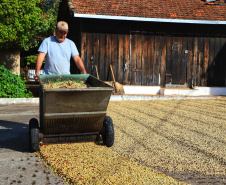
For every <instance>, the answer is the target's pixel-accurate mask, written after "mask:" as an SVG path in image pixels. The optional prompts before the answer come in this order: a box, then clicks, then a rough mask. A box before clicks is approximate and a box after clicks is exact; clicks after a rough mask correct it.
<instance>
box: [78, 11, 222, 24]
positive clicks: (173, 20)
mask: <svg viewBox="0 0 226 185" xmlns="http://www.w3.org/2000/svg"><path fill="white" fill-rule="evenodd" d="M74 17H77V18H89V19H110V20H125V21H144V22H164V23H187V24H211V25H226V21H217V20H215V21H211V20H189V19H164V18H147V17H128V16H112V15H94V14H78V13H74Z"/></svg>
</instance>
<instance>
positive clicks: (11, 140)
mask: <svg viewBox="0 0 226 185" xmlns="http://www.w3.org/2000/svg"><path fill="white" fill-rule="evenodd" d="M0 128H1V129H0V136H1V137H0V149H3V148H5V149H10V150H15V151H19V152H29V135H28V125H27V124H24V123H20V122H11V121H6V120H0Z"/></svg>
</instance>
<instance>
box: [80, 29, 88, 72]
mask: <svg viewBox="0 0 226 185" xmlns="http://www.w3.org/2000/svg"><path fill="white" fill-rule="evenodd" d="M81 59H82V61H83V63H84V66H85V68H87V48H86V33H84V32H82V33H81Z"/></svg>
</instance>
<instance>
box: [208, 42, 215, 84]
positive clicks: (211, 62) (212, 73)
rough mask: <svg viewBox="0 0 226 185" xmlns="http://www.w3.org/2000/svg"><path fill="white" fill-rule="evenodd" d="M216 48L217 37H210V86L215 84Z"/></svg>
mask: <svg viewBox="0 0 226 185" xmlns="http://www.w3.org/2000/svg"><path fill="white" fill-rule="evenodd" d="M214 48H215V39H214V38H210V48H209V64H208V84H207V85H208V86H213V85H214V57H215V55H214Z"/></svg>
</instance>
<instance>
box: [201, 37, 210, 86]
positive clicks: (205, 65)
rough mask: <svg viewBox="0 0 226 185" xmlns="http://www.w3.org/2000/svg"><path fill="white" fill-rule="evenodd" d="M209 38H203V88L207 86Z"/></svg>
mask: <svg viewBox="0 0 226 185" xmlns="http://www.w3.org/2000/svg"><path fill="white" fill-rule="evenodd" d="M209 47H210V44H209V38H207V37H206V38H204V56H203V78H202V81H203V86H207V84H208V66H209Z"/></svg>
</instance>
